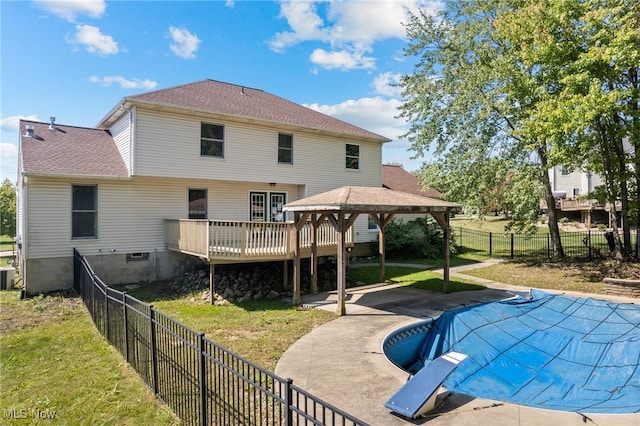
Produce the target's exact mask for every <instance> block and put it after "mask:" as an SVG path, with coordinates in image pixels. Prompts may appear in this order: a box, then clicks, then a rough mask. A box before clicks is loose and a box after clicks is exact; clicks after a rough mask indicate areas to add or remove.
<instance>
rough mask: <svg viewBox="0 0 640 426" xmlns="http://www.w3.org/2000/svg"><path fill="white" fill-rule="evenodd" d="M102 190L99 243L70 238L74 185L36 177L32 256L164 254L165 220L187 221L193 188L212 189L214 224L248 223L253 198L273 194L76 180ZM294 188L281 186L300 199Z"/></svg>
mask: <svg viewBox="0 0 640 426" xmlns="http://www.w3.org/2000/svg"><path fill="white" fill-rule="evenodd" d="M73 184H78V185H80V184H85V185H97V186H98V194H99V195H98V197H99V201H98V236H99V238H98V239H91V240H72V239H71V214H70V211H69V208H70V206H71V182H69V181H66V180H63V179H59V180H58V179H48V180H46V181H43V180H42V179H40V178H35V177H32V178H31V179H30V182H29V192H28V194H29V200H28V203H29V218H28V220H27V222H26V223H27V224H28V226H29V228H28V230H27V232H28V236H29V256H28V257H29V258H30V259H36V258H50V257H68V256H70V255H71V253H72V251H73V248H74V247H75V248H77V249H78V250H80V251H81V252H82V254H84V255H100V254H110V253H112V250H115V253H121V254H124V253H139V252H153V251H154V250H157V251H164V250H165V248H164V219H180V218H183V219H184V218H187V217H188V214H189V212H188V190H189V188H202V189H206V190H207V201H208V216H209V219H213V220H238V221H246V220H248V211H247V210H248V209H247V205H248V194H249V192H250V191H253V190H258V191H265V192H268V191H270V190H272V189H273V188H272V187H271V186H270V185H269V184H268V183H256V182H252V183H241V182H222V181H208V182H205V181H202V180H191V179H161V178H136V179H134V180H132V181H126V182H123V181H94V180H91V181H87V182H82V181H77V180H74V181H73ZM297 188H298V187H297V186H295V185H280V184H278V185H277V191H278V192H284V193H287V194H288V197H291V201H293V199H294V198H295V194H296V191H297Z"/></svg>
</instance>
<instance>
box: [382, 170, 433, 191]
mask: <svg viewBox="0 0 640 426" xmlns="http://www.w3.org/2000/svg"><path fill="white" fill-rule="evenodd" d="M382 186H383V187H384V188H389V189H393V190H396V191H402V192H408V193H410V194H415V195H421V196H423V197H429V198H438V199H439V198H440V197H442V194H441V193H440V191H438V190H437V189H433V188H425V187H424V186H422V184H421V183H420V179H418V177H417V176H416V175H414V174H413V173H409V172H408V171H406V170H405V169H403V168H402V165H401V164H383V165H382Z"/></svg>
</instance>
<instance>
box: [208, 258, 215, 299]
mask: <svg viewBox="0 0 640 426" xmlns="http://www.w3.org/2000/svg"><path fill="white" fill-rule="evenodd" d="M214 276H215V265H214V264H213V263H211V262H209V300H210V301H211V304H212V305H213V303H214V302H215V297H214V294H215V291H216V286H215V284H214V282H213V277H214Z"/></svg>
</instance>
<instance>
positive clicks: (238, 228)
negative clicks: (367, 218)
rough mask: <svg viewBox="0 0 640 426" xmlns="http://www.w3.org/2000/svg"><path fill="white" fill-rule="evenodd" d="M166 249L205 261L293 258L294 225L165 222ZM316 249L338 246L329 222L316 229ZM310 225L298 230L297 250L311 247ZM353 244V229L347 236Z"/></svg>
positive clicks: (350, 243)
mask: <svg viewBox="0 0 640 426" xmlns="http://www.w3.org/2000/svg"><path fill="white" fill-rule="evenodd" d="M165 236H166V237H165V238H166V247H167V248H168V249H171V250H176V251H180V252H182V253H187V254H191V255H195V256H200V257H204V258H207V259H229V260H250V259H255V260H260V259H290V258H292V257H293V256H294V248H295V226H294V224H293V223H291V222H286V223H282V222H243V221H230V220H196V219H165ZM316 237H317V238H316V245H317V247H318V248H331V247H337V245H338V238H337V234H336V232H335V230H334V228H333V226H332V224H331V222H329V221H328V220H327V221H324V222H322V223H321V224H320V225H319V226H318V229H317V234H316ZM311 243H312V224H311V222H308V223H305V224H304V226H303V227H302V229H301V230H300V248H301V249H303V250H305V249H307V250H308V249H309V248H311ZM346 243H347V245H353V227H352V228H350V229H349V231H348V232H347V234H346Z"/></svg>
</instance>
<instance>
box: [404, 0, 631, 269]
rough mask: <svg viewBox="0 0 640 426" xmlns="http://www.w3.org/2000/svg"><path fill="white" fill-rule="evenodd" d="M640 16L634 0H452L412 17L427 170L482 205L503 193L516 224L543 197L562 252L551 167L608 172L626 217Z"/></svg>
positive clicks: (413, 103) (407, 103) (416, 141)
mask: <svg viewBox="0 0 640 426" xmlns="http://www.w3.org/2000/svg"><path fill="white" fill-rule="evenodd" d="M639 19H640V14H639V6H638V3H637V2H634V1H630V0H582V1H581V0H572V1H566V0H483V1H480V0H468V1H460V0H449V1H445V3H444V8H443V10H442V12H441V13H440V15H438V16H436V17H434V16H430V15H428V14H426V13H424V12H421V13H419V14H417V15H414V16H412V17H411V20H410V22H409V24H408V25H407V34H408V36H409V39H410V43H409V46H408V48H407V49H406V54H407V55H408V56H413V57H416V58H417V63H416V66H415V68H414V72H413V74H411V75H407V76H404V78H403V79H402V81H401V86H402V88H403V95H404V98H405V100H404V103H403V106H402V107H401V116H402V117H404V118H406V119H407V120H408V121H409V122H410V124H411V127H410V129H409V131H408V133H407V134H406V137H407V138H408V139H409V141H410V142H411V144H412V148H413V149H414V150H415V151H416V153H417V155H418V156H420V155H422V154H423V153H424V152H425V151H426V150H427V149H430V150H433V152H434V153H435V161H434V162H433V163H432V164H431V165H429V166H427V167H425V169H424V170H423V171H422V172H423V173H422V176H423V178H424V179H427V178H433V179H435V180H436V182H439V183H445V185H444V188H445V189H444V192H445V194H447V195H450V196H452V199H454V200H456V201H458V202H462V203H465V199H463V198H467V200H468V201H466V202H470V203H472V204H476V205H477V206H478V208H479V209H480V210H481V208H480V206H482V205H487V203H486V201H487V200H494V201H498V200H497V199H496V198H495V194H498V193H501V194H502V195H503V198H504V203H505V205H507V206H508V207H509V208H510V209H511V211H512V213H513V218H514V222H513V226H514V229H526V228H527V226H526V225H527V222H530V221H532V220H535V218H536V216H537V214H533V213H532V212H536V213H537V210H538V208H537V205H538V202H539V196H540V195H542V196H543V198H544V199H545V201H546V203H547V205H548V208H549V222H548V223H549V229H550V233H551V238H552V241H553V249H554V254H555V255H556V256H562V255H563V249H562V244H561V242H560V238H559V229H558V226H557V212H556V211H555V202H554V199H553V194H552V190H551V189H552V188H551V183H550V180H549V175H548V170H549V169H550V168H551V167H554V166H557V165H568V166H571V167H574V168H589V169H590V170H592V171H595V172H599V173H602V175H603V176H604V178H605V184H606V186H607V187H608V188H609V189H610V190H609V192H610V194H609V197H608V198H609V199H610V200H611V201H615V200H617V199H622V200H623V212H624V213H623V215H628V211H629V208H628V206H626V207H625V201H624V199H625V198H628V195H629V191H630V190H632V188H637V187H640V184H636V185H631V187H629V186H628V185H627V182H628V180H629V178H630V177H632V172H631V170H635V171H636V173H637V176H636V177H637V178H636V182H640V167H635V168H630V167H629V164H634V162H635V164H637V165H640V161H639V160H638V157H637V156H635V157H633V158H630V157H629V156H628V154H627V151H625V149H624V147H623V146H622V140H623V138H624V137H627V138H629V140H630V142H631V145H632V146H638V145H639V144H638V121H639V120H638V109H639V108H638V92H639V91H638V84H637V76H638V64H640V61H639V60H638V59H639V55H640V45H639V44H638V39H639V37H638V31H640V30H638V28H640V25H638V24H640V20H639ZM636 151H637V150H636ZM436 165H437V166H436ZM497 165H500V166H501V167H497ZM504 167H507V169H506V170H507V171H508V174H506V175H505V174H504ZM435 169H437V172H436V171H435ZM496 174H497V175H498V176H501V177H502V178H503V179H505V180H506V184H504V182H505V181H504V180H500V179H498V180H496ZM426 183H432V182H426ZM488 187H493V188H494V189H495V191H493V194H492V192H491V191H490V190H487V188H488ZM483 196H485V198H486V199H485V200H484V201H483ZM487 197H488V198H487ZM636 198H637V197H636ZM627 204H629V203H628V202H627ZM624 223H629V221H628V220H626V221H625V222H624Z"/></svg>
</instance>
